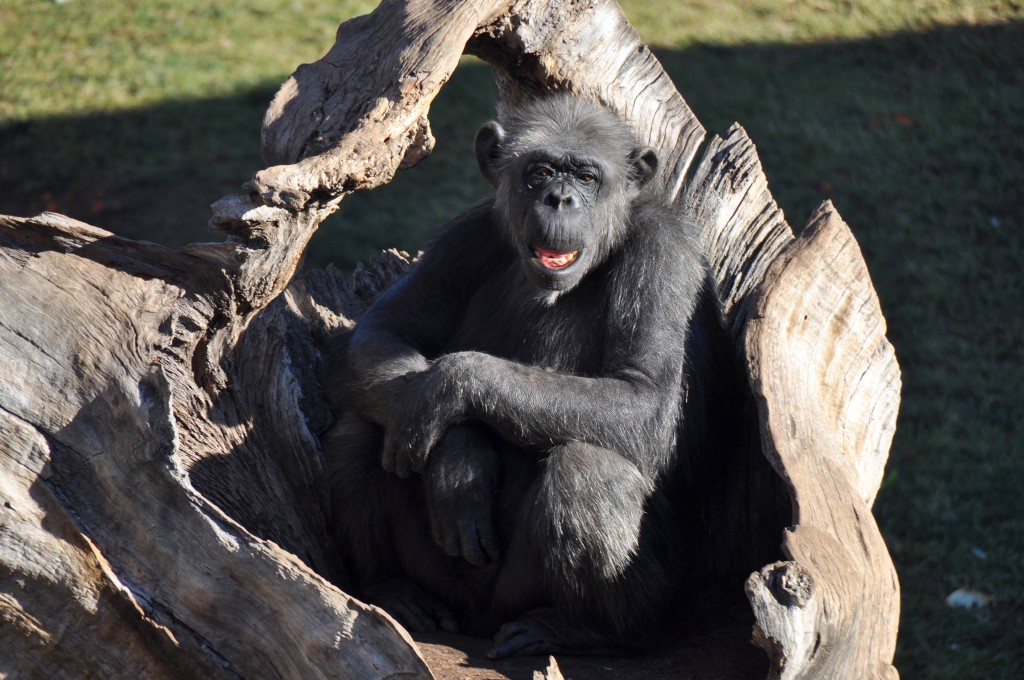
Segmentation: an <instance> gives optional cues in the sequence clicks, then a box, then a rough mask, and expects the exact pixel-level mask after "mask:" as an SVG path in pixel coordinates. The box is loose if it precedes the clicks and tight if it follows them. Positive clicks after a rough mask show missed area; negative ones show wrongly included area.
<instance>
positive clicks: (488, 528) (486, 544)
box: [476, 516, 501, 562]
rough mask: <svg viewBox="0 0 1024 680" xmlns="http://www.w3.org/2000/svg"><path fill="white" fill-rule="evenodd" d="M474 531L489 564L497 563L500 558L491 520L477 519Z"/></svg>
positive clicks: (487, 518)
mask: <svg viewBox="0 0 1024 680" xmlns="http://www.w3.org/2000/svg"><path fill="white" fill-rule="evenodd" d="M476 529H477V531H478V532H479V534H480V547H481V548H483V549H484V552H485V553H487V557H488V558H490V561H491V562H497V561H498V559H499V558H500V557H501V551H500V550H499V549H498V534H497V532H495V531H494V524H493V523H492V522H491V518H490V517H489V516H488V517H482V518H479V519H477V521H476Z"/></svg>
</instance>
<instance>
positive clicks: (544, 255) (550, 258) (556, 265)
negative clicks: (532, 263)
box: [534, 248, 576, 269]
mask: <svg viewBox="0 0 1024 680" xmlns="http://www.w3.org/2000/svg"><path fill="white" fill-rule="evenodd" d="M534 252H536V253H537V259H539V260H540V263H541V264H542V265H544V266H545V267H547V268H548V269H562V268H563V267H568V266H569V265H570V264H572V263H573V260H575V259H576V251H573V252H569V253H561V252H558V251H557V250H545V249H543V248H536V249H535V251H534Z"/></svg>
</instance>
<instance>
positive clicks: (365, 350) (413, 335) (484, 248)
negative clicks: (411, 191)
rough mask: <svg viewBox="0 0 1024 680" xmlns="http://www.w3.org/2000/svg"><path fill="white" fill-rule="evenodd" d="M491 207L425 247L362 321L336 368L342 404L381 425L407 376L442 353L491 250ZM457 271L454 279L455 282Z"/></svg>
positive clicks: (480, 209) (482, 206) (451, 225)
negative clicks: (475, 266) (477, 263)
mask: <svg viewBox="0 0 1024 680" xmlns="http://www.w3.org/2000/svg"><path fill="white" fill-rule="evenodd" d="M490 211H491V208H490V203H489V202H486V203H482V204H480V205H478V206H476V207H475V208H473V209H472V210H470V211H469V212H468V213H466V214H465V215H462V216H461V217H459V218H456V219H455V220H454V221H452V222H451V223H449V224H448V225H447V226H446V227H445V228H444V229H443V230H442V231H441V232H440V233H439V235H438V236H437V238H435V240H434V241H433V242H431V244H430V245H428V246H427V249H426V252H425V254H424V255H423V257H422V258H421V259H420V261H419V262H418V263H417V264H416V265H414V267H413V270H412V271H411V272H410V273H409V274H408V275H407V276H406V277H404V278H403V279H401V280H400V281H399V282H398V283H396V284H395V285H393V286H392V287H391V288H390V289H389V290H388V291H387V292H386V293H384V295H382V296H381V298H380V299H379V300H377V301H376V302H375V303H374V304H373V305H372V306H371V307H370V309H369V310H368V311H367V312H366V313H365V314H364V315H363V317H362V318H361V319H360V320H359V323H358V324H357V325H356V328H355V330H354V331H353V333H352V336H351V338H350V339H349V342H348V347H347V351H346V353H345V358H344V360H343V361H342V365H341V373H342V375H341V379H342V381H343V383H344V386H343V391H344V394H345V403H348V404H355V405H356V407H357V408H358V410H359V411H360V412H361V413H362V414H363V415H364V416H365V417H366V418H368V419H370V420H372V421H374V422H376V423H378V424H381V425H384V424H386V423H387V420H388V417H389V413H390V411H391V407H392V404H394V402H395V400H396V399H397V398H398V396H399V395H401V394H402V393H403V392H404V391H405V390H406V389H407V388H408V385H409V383H410V380H411V379H412V377H413V376H414V375H416V374H418V373H421V372H423V371H426V370H427V369H428V368H429V366H430V361H429V359H430V358H431V357H434V356H437V354H439V353H440V351H441V347H442V346H443V343H444V341H445V340H446V339H447V338H448V337H449V336H450V334H451V332H452V330H451V329H452V327H453V325H454V324H455V322H456V320H457V318H458V315H459V314H460V313H461V311H462V309H463V308H464V306H465V302H466V300H467V299H468V298H469V296H470V294H471V293H472V292H473V290H475V288H476V287H477V286H478V285H479V276H480V270H479V269H478V268H474V267H473V266H472V264H473V263H475V262H478V261H480V259H481V258H490V260H489V261H493V255H492V253H490V251H492V250H494V248H495V245H494V243H493V240H494V239H493V238H486V239H484V238H482V237H483V236H484V235H488V236H489V235H490V229H487V228H484V227H483V226H482V225H486V224H489V220H490ZM453 272H457V273H458V275H457V276H453Z"/></svg>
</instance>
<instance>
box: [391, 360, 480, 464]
mask: <svg viewBox="0 0 1024 680" xmlns="http://www.w3.org/2000/svg"><path fill="white" fill-rule="evenodd" d="M464 363H465V362H463V361H462V360H461V354H448V355H445V356H443V357H441V358H440V359H437V360H436V361H434V363H433V364H432V365H431V366H430V368H429V369H427V370H426V371H423V372H421V373H412V374H409V375H408V376H406V386H405V389H404V390H403V391H402V394H401V396H399V397H398V399H397V400H395V402H394V404H392V406H391V411H390V414H389V417H388V423H387V426H386V427H385V429H384V451H383V455H382V459H381V464H382V465H383V466H384V469H385V470H388V471H389V472H394V473H395V474H396V475H398V476H399V477H403V478H404V477H408V476H409V475H410V474H411V473H413V472H422V471H423V466H424V465H426V462H427V456H428V455H429V454H430V451H431V449H433V448H434V446H435V445H436V444H437V442H438V441H440V439H441V437H442V436H443V435H444V433H445V431H446V430H447V429H448V427H449V426H451V425H452V424H454V423H456V422H458V420H459V419H460V418H461V417H462V416H463V412H464V410H465V405H464V403H463V400H462V394H463V390H462V387H461V385H462V384H463V382H462V381H463V379H464V378H463V375H464V373H465V370H464V369H465V366H464V365H463V364H464Z"/></svg>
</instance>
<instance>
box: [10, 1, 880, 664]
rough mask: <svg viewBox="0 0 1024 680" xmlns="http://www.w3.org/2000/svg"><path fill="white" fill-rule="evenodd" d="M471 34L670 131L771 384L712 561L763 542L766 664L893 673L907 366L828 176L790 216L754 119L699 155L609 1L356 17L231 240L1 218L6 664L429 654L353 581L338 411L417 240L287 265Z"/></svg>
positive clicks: (758, 407) (756, 555)
mask: <svg viewBox="0 0 1024 680" xmlns="http://www.w3.org/2000/svg"><path fill="white" fill-rule="evenodd" d="M464 51H467V52H470V53H473V54H476V55H478V56H480V57H482V58H483V59H485V60H487V61H488V62H489V63H491V64H492V66H493V67H494V69H495V77H496V79H497V81H498V84H499V90H500V93H501V100H502V103H501V105H502V106H505V107H514V106H516V105H518V103H520V102H522V101H523V100H524V99H527V98H529V97H531V96H535V95H536V94H537V93H539V92H542V91H545V90H550V89H559V90H569V91H572V92H575V93H577V94H579V95H580V96H583V97H588V98H590V99H593V100H595V101H598V102H600V103H602V104H605V105H607V106H610V107H611V108H613V109H615V110H616V111H618V112H619V113H620V114H621V115H622V116H623V118H624V119H625V120H627V121H628V122H629V123H630V124H632V126H633V127H634V129H635V131H636V132H637V135H638V136H639V137H640V138H641V139H642V140H643V141H644V142H645V143H647V144H650V145H651V146H653V147H655V148H656V149H657V150H658V152H659V154H660V157H661V158H662V160H663V163H662V168H661V172H660V175H659V178H658V181H660V182H661V184H662V186H663V187H664V189H665V190H666V191H667V192H671V194H672V195H674V196H675V195H678V196H679V198H680V200H683V201H686V202H687V203H688V204H689V205H690V206H692V209H693V211H694V213H695V214H696V215H697V217H698V218H699V220H700V221H701V223H702V224H703V225H704V234H703V237H704V243H705V246H706V248H707V250H708V255H709V258H710V261H711V263H712V266H713V269H714V271H715V275H716V277H717V280H718V282H719V285H720V287H721V290H722V293H723V300H724V303H723V304H724V311H725V313H726V315H727V319H728V320H729V323H730V329H731V332H732V336H733V338H734V340H735V342H736V356H737V359H738V360H739V361H741V362H742V365H743V368H744V370H745V374H746V376H747V378H748V380H749V391H748V398H749V400H750V405H751V408H752V411H751V412H752V413H756V417H755V418H753V419H752V420H751V421H750V425H751V428H752V429H751V431H750V435H751V436H750V437H749V444H750V445H749V446H747V447H745V449H744V450H743V451H740V452H738V453H737V454H736V456H735V458H734V459H730V461H729V464H730V466H734V467H733V469H732V470H730V474H729V477H728V479H724V480H718V481H719V483H720V485H721V488H722V489H723V494H722V498H723V501H722V502H723V503H725V504H726V505H727V506H728V507H723V508H719V509H718V510H717V511H716V512H714V513H711V514H712V515H714V516H715V519H713V522H715V523H716V524H715V528H716V529H722V531H720V532H719V534H720V535H722V536H723V537H725V538H723V539H721V540H720V541H719V543H716V544H715V546H716V549H715V551H714V552H715V556H716V560H712V561H713V562H715V563H716V564H717V568H720V569H722V570H723V571H725V570H729V569H737V568H743V569H745V570H746V572H749V571H754V573H753V574H752V575H751V576H750V578H749V580H748V583H747V593H748V597H749V600H750V603H751V609H752V611H753V614H754V618H755V620H756V626H755V631H754V638H755V640H756V641H757V643H758V644H759V645H760V646H761V647H763V648H764V650H765V652H766V654H767V656H768V658H769V661H770V664H771V667H772V671H771V677H779V678H797V677H799V678H835V677H851V678H852V677H858V678H860V677H883V678H890V677H896V672H895V670H894V669H893V667H892V666H891V660H892V654H893V649H894V645H895V639H896V630H897V622H898V601H899V587H898V583H897V581H896V575H895V572H894V570H893V567H892V562H891V560H890V559H889V556H888V553H887V552H886V548H885V544H884V542H883V540H882V538H881V536H880V534H879V532H878V529H877V526H876V525H875V523H874V520H873V518H872V516H871V513H870V507H871V503H872V502H873V499H874V495H875V493H876V492H877V489H878V486H879V483H880V480H881V475H882V471H883V467H884V463H885V458H886V456H887V451H888V447H889V443H890V441H891V437H892V433H893V430H894V427H895V415H896V411H897V408H898V401H899V369H898V367H897V366H896V362H895V359H894V357H893V353H892V348H891V347H890V346H889V344H888V342H887V341H886V340H885V337H884V333H885V326H884V320H883V318H882V315H881V311H880V309H879V307H878V302H877V298H876V297H875V296H874V292H873V290H872V288H871V283H870V280H869V278H868V275H867V272H866V269H865V267H864V263H863V259H862V258H861V256H860V253H859V251H858V249H857V246H856V243H855V241H854V239H853V236H852V234H851V233H850V231H849V229H848V228H847V227H846V226H845V224H843V222H842V220H841V219H840V218H839V217H838V215H837V214H836V213H835V211H834V210H833V209H832V208H831V206H829V205H827V204H826V205H825V206H823V207H822V208H820V209H819V211H818V212H817V213H816V214H815V216H814V217H813V218H812V220H811V224H810V226H809V227H808V228H807V229H806V230H805V231H804V233H803V234H802V235H801V236H800V237H799V238H795V237H794V236H793V234H792V232H791V230H790V229H789V227H788V225H787V224H786V222H785V220H784V218H783V216H782V214H781V212H780V211H779V210H778V208H777V206H776V205H775V203H774V201H773V200H772V198H771V195H770V193H769V192H768V189H767V182H766V180H765V178H764V175H763V172H762V171H761V167H760V164H759V162H758V160H757V157H756V154H755V152H754V148H753V145H752V143H751V142H750V140H749V139H748V138H747V136H746V134H745V133H744V131H743V130H742V128H740V127H739V126H734V127H733V128H732V129H731V130H729V131H728V133H727V134H726V136H725V138H724V139H719V138H714V139H712V140H710V141H709V142H707V143H706V144H705V145H704V146H703V150H702V153H701V155H700V157H699V159H698V160H696V162H694V160H695V159H697V153H698V150H699V149H700V148H701V144H702V143H703V141H704V131H703V128H702V127H701V126H700V124H699V123H698V122H697V120H696V119H695V118H694V116H693V114H692V113H691V111H690V110H689V108H688V107H687V106H686V104H685V102H684V101H683V99H682V98H681V97H680V95H679V93H678V92H676V90H675V88H674V87H673V86H672V83H671V82H670V81H669V79H668V77H667V76H666V75H665V73H664V71H663V70H662V69H661V67H660V65H659V64H658V63H657V60H656V59H655V58H654V56H653V55H652V54H651V52H650V50H648V49H647V47H646V46H645V45H644V44H643V43H642V42H641V41H640V39H639V37H638V36H637V34H636V32H635V31H634V30H633V29H632V28H631V27H630V26H629V25H628V23H627V22H626V20H625V18H624V17H623V16H622V14H621V12H620V10H619V9H618V7H617V6H616V5H615V4H614V2H611V1H610V0H592V1H589V2H588V1H580V2H567V3H545V2H540V1H529V0H527V1H518V2H509V0H475V1H466V2H449V1H445V0H408V1H401V0H386V1H385V2H383V3H382V4H381V6H380V7H379V8H378V9H377V10H376V11H374V12H373V13H372V14H370V15H368V16H366V17H360V18H358V19H354V20H352V21H349V22H346V23H345V24H343V25H342V26H341V28H340V29H339V31H338V39H337V42H336V44H335V45H334V47H332V48H331V50H330V51H329V52H328V53H327V54H326V55H325V57H324V58H323V59H321V60H320V61H318V62H316V63H315V64H310V65H304V66H302V67H300V68H299V69H298V70H297V71H296V72H295V74H294V75H293V76H292V77H291V78H290V79H289V80H288V81H287V82H286V83H285V84H284V85H283V86H282V88H281V90H280V91H279V93H278V95H277V97H276V98H275V99H274V102H273V103H272V105H271V107H270V109H269V110H268V112H267V116H266V119H265V124H264V131H263V149H264V155H265V158H266V160H267V161H268V163H270V164H271V165H270V167H268V168H266V169H264V170H261V171H260V172H258V173H256V175H255V176H254V178H253V180H252V181H251V183H250V184H249V185H248V186H247V190H248V192H247V193H245V194H241V195H237V196H227V197H225V198H224V199H222V200H221V201H219V202H218V203H217V204H215V205H214V207H213V213H214V214H213V219H212V224H213V225H214V227H215V228H217V229H219V230H220V231H222V232H223V233H225V234H226V235H227V236H228V240H227V241H226V242H225V243H222V244H197V245H192V246H187V247H185V248H183V249H181V250H170V249H166V248H161V247H159V246H155V245H153V244H148V243H143V242H133V241H129V240H126V239H122V238H119V237H117V236H114V235H112V234H110V233H108V232H105V231H103V230H100V229H96V228H94V227H91V226H89V225H86V224H83V223H80V222H76V221H74V220H71V219H68V218H66V217H63V216H60V215H55V214H43V215H41V216H38V217H36V218H30V219H24V218H10V217H2V218H0V300H3V301H4V303H3V305H0V452H2V455H0V466H2V469H0V575H2V578H0V649H3V650H4V651H3V653H0V675H4V674H7V675H10V676H13V677H30V678H32V677H40V678H41V677H93V676H95V677H109V678H117V677H215V678H216V677H246V678H262V677H287V678H317V677H361V678H362V677H366V678H372V677H391V676H397V675H401V676H403V677H405V676H408V677H429V676H430V671H429V670H428V668H427V666H426V664H425V663H424V661H423V659H422V658H421V656H420V654H419V652H418V651H417V648H416V646H415V644H414V643H413V642H412V641H411V639H410V638H409V636H408V635H407V633H406V632H405V631H404V630H402V629H401V628H400V627H399V626H398V625H397V624H395V623H394V622H393V621H392V620H391V619H390V618H389V617H387V616H386V615H385V614H383V613H382V612H380V611H379V610H377V609H375V608H373V607H370V606H367V605H364V604H362V603H360V602H358V601H357V600H355V599H353V598H351V597H349V596H348V595H346V594H345V593H344V592H343V591H342V590H340V589H339V588H338V587H336V586H335V585H332V582H344V573H343V571H342V570H341V568H340V566H339V565H340V564H341V560H340V559H339V556H338V555H337V554H336V552H335V549H334V547H333V545H332V543H331V541H330V538H329V536H328V535H327V534H326V531H325V518H324V507H325V504H324V490H323V486H322V484H321V474H320V473H321V465H322V460H321V451H320V445H319V440H318V436H319V434H320V433H321V432H322V431H323V430H324V429H325V427H326V425H327V424H328V423H329V421H330V418H331V414H330V412H329V410H328V407H327V402H326V398H325V393H324V385H325V384H327V383H328V382H329V376H322V375H320V364H321V357H322V352H323V349H324V347H325V346H326V345H327V344H328V343H330V342H332V341H333V340H334V339H336V338H337V337H339V336H340V335H341V334H343V333H344V332H346V331H347V329H349V328H351V326H352V325H353V324H354V323H355V321H356V320H357V319H358V317H359V315H360V314H361V313H362V311H363V310H364V309H365V307H366V305H367V304H368V303H369V301H370V300H372V298H373V297H374V296H375V295H377V294H379V292H380V291H382V290H383V289H385V288H386V287H387V285H389V284H390V283H391V282H392V281H393V280H394V279H395V278H397V276H399V275H400V274H401V272H402V271H404V270H405V268H406V267H408V260H407V258H405V257H404V256H402V255H401V254H398V253H394V252H390V253H385V254H384V256H383V257H382V260H381V261H380V262H378V263H376V264H375V265H373V266H370V267H368V268H365V269H361V270H359V271H358V272H357V273H356V276H355V280H354V281H353V282H352V283H349V282H347V281H346V280H345V279H344V277H342V276H341V275H340V273H339V272H337V271H335V270H333V269H328V270H326V271H315V272H309V273H306V274H304V275H303V276H301V277H299V278H296V277H295V273H296V270H297V268H298V264H299V262H300V260H301V257H302V254H303V252H304V250H305V247H306V244H307V243H308V240H309V238H310V237H311V236H312V234H313V232H314V231H315V230H316V228H317V226H318V225H319V224H320V222H321V221H322V220H323V219H324V218H325V217H326V216H327V215H328V214H330V213H331V212H332V211H333V210H335V209H336V208H337V205H338V203H339V202H340V201H341V200H342V198H343V197H344V196H345V195H346V194H348V193H350V192H352V191H354V190H356V189H372V188H373V187H375V186H379V185H380V184H382V183H385V182H387V181H389V180H390V179H391V178H392V176H393V175H394V173H395V172H396V171H397V170H398V169H399V168H403V167H411V166H412V165H415V163H417V162H418V161H419V160H421V159H422V158H424V157H425V156H426V155H427V154H429V152H430V149H431V148H432V144H433V139H432V136H431V134H430V128H429V122H428V118H427V116H428V113H429V106H430V103H431V101H432V99H433V97H434V96H435V95H436V94H437V92H438V91H439V89H440V88H441V86H443V84H444V83H445V82H446V81H447V79H448V77H449V76H450V75H451V72H452V71H453V70H454V68H455V67H456V65H457V63H458V59H459V57H460V55H461V54H462V53H463V52H464ZM691 166H692V167H691ZM688 173H689V175H688ZM687 177H689V179H688V180H687V179H686V178H687ZM778 490H781V491H782V492H784V493H781V494H780V493H777V491H778ZM773 512H774V513H777V514H781V515H784V516H785V518H786V519H785V523H787V524H791V525H792V527H791V528H790V529H789V530H787V531H786V532H785V534H784V535H781V534H782V532H781V531H777V530H776V529H774V528H773V527H774V526H775V525H774V524H773V523H772V522H770V521H769V522H766V521H765V520H764V519H763V518H764V517H765V516H770V515H771V514H772V513H773ZM725 529H728V531H725ZM780 543H781V553H780V554H779V556H780V557H784V558H785V559H784V560H780V561H772V563H771V564H766V562H767V561H770V560H769V558H767V557H766V556H767V555H769V554H774V553H775V552H777V549H776V548H774V546H777V545H778V544H780ZM765 546H767V547H765Z"/></svg>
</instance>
